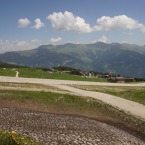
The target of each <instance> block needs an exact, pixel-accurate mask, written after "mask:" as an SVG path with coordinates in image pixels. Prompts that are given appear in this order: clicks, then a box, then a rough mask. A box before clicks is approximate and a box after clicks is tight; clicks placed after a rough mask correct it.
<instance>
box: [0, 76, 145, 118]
mask: <svg viewBox="0 0 145 145" xmlns="http://www.w3.org/2000/svg"><path fill="white" fill-rule="evenodd" d="M0 82H17V83H38V84H45V85H52V86H56V87H57V88H60V89H63V90H68V91H70V92H73V93H74V94H77V95H80V96H85V97H92V98H95V99H98V100H101V101H103V102H105V103H107V104H110V105H112V106H114V107H117V108H119V109H123V110H124V111H127V112H130V113H131V114H132V115H135V116H138V117H140V118H142V119H144V120H145V106H144V105H142V104H139V103H136V102H133V101H129V100H126V99H123V98H119V97H115V96H113V95H109V94H104V93H99V92H93V91H85V90H81V89H77V88H74V87H69V86H66V85H67V84H80V85H102V86H145V83H140V84H139V83H138V84H119V83H118V84H116V83H100V82H82V81H66V80H51V79H32V78H15V77H3V76H0Z"/></svg>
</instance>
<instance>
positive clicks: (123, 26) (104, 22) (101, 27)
mask: <svg viewBox="0 0 145 145" xmlns="http://www.w3.org/2000/svg"><path fill="white" fill-rule="evenodd" d="M143 26H144V25H143V24H141V23H139V22H138V21H137V20H134V19H132V18H129V17H127V16H126V15H120V16H115V17H112V18H111V17H107V16H103V17H101V18H99V19H97V25H96V26H95V27H94V31H108V30H133V29H137V28H139V29H141V28H142V27H143Z"/></svg>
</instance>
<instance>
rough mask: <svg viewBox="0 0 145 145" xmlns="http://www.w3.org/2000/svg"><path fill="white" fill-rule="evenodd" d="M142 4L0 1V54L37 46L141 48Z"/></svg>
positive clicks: (144, 35)
mask: <svg viewBox="0 0 145 145" xmlns="http://www.w3.org/2000/svg"><path fill="white" fill-rule="evenodd" d="M144 6H145V1H144V0H120V1H117V0H0V53H3V52H6V51H16V50H26V49H32V48H36V47H37V46H39V45H41V44H49V43H51V44H54V45H57V44H64V43H68V42H71V43H95V42H97V41H102V42H106V43H112V42H113V43H114V42H119V43H126V42H127V43H131V44H132V43H133V44H138V45H145V15H144V14H145V9H144Z"/></svg>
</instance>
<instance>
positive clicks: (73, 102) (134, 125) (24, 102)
mask: <svg viewBox="0 0 145 145" xmlns="http://www.w3.org/2000/svg"><path fill="white" fill-rule="evenodd" d="M0 102H1V105H9V107H10V106H12V107H21V108H27V109H35V110H38V111H42V110H43V111H44V110H45V111H47V112H51V113H61V114H74V115H81V116H87V117H93V118H96V119H98V120H103V121H105V122H113V123H115V124H118V125H119V126H120V125H123V126H125V128H131V129H132V130H136V131H139V132H141V133H143V134H145V122H144V121H142V120H140V119H138V118H135V117H133V116H131V115H129V114H127V113H125V112H124V111H122V110H119V109H116V108H114V107H112V106H110V105H107V104H105V103H103V102H101V101H98V100H95V99H92V98H84V97H80V96H75V95H70V94H60V93H54V92H43V91H40V92H38V91H37V92H35V91H18V90H17V91H16V90H1V91H0Z"/></svg>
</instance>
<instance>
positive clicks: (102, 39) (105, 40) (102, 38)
mask: <svg viewBox="0 0 145 145" xmlns="http://www.w3.org/2000/svg"><path fill="white" fill-rule="evenodd" d="M107 41H108V38H107V37H106V36H104V35H103V36H102V37H101V38H99V39H98V42H104V43H106V42H107Z"/></svg>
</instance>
